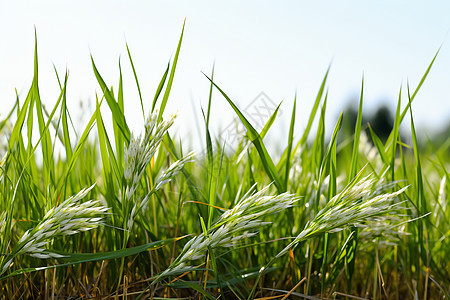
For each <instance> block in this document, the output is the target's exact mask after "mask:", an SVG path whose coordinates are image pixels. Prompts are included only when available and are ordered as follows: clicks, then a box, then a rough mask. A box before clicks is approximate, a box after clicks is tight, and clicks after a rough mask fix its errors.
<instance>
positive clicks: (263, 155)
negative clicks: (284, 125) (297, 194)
mask: <svg viewBox="0 0 450 300" xmlns="http://www.w3.org/2000/svg"><path fill="white" fill-rule="evenodd" d="M203 75H205V76H206V78H208V79H209V81H211V83H212V84H213V85H214V86H215V87H216V88H217V89H218V90H219V92H220V93H221V94H222V96H224V98H225V99H226V100H227V101H228V103H229V104H230V106H231V107H232V108H233V110H234V111H235V113H236V114H237V115H238V117H239V119H240V120H241V122H242V123H243V124H244V126H245V128H246V129H247V136H248V138H249V139H250V141H251V142H252V143H253V145H254V146H255V148H256V150H257V151H258V154H259V157H260V159H261V162H262V164H263V166H264V169H265V170H266V172H267V175H268V176H269V178H270V180H272V181H273V182H274V184H275V187H276V188H277V190H278V192H279V193H283V192H284V189H283V184H282V182H281V180H280V179H279V177H278V174H277V172H276V169H275V165H274V163H273V161H272V158H271V157H270V155H269V153H268V152H267V149H266V147H265V146H264V143H263V141H262V138H261V136H260V135H259V133H258V131H256V129H255V128H254V127H253V126H252V125H251V124H250V122H249V121H248V120H247V119H246V118H245V116H244V115H243V114H242V112H241V111H240V110H239V108H238V107H237V106H236V105H235V104H234V103H233V101H232V100H231V99H230V98H229V97H228V95H227V94H225V92H224V91H222V89H221V88H220V87H219V86H217V84H216V83H214V82H213V81H212V80H211V79H210V78H209V77H208V76H207V75H206V74H204V73H203Z"/></svg>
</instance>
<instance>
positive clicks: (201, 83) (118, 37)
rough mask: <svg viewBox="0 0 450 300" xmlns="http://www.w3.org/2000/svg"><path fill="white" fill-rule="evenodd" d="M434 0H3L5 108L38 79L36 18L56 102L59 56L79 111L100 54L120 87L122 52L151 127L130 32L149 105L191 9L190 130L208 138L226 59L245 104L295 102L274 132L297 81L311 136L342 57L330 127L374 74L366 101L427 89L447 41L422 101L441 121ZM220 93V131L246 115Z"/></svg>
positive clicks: (185, 49) (183, 76) (442, 79)
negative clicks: (213, 88)
mask: <svg viewBox="0 0 450 300" xmlns="http://www.w3.org/2000/svg"><path fill="white" fill-rule="evenodd" d="M424 3H425V2H424V1H372V2H369V1H314V2H313V1H308V2H307V1H245V2H244V1H226V2H225V1H223V2H218V1H5V0H2V1H0V41H1V43H0V99H1V103H2V105H1V107H0V114H1V115H2V116H4V114H5V113H6V112H7V110H8V109H9V108H10V107H11V105H12V104H13V102H14V100H15V92H14V89H15V88H17V90H18V92H19V94H20V95H21V99H23V97H24V96H25V95H24V94H25V93H26V91H27V89H28V88H29V85H30V82H31V79H32V68H33V63H32V60H33V44H34V26H36V28H37V34H38V51H39V63H40V88H41V96H42V98H43V101H44V103H48V105H51V104H53V103H54V102H55V101H56V99H57V96H58V86H57V82H56V79H55V75H54V72H53V66H52V64H53V63H54V64H55V66H56V68H57V69H58V70H59V72H61V73H62V72H63V71H64V70H65V68H66V66H67V68H68V69H69V72H70V75H69V85H68V97H69V101H70V103H69V107H70V108H71V109H72V110H73V111H74V114H75V116H76V115H77V112H76V110H77V108H78V102H79V100H85V101H88V100H90V101H91V103H92V101H93V99H95V92H97V93H98V92H99V88H98V85H97V83H96V80H95V77H94V75H93V72H92V68H91V65H90V57H89V54H90V53H92V55H93V56H94V59H95V61H96V63H97V67H98V68H99V70H100V72H101V74H102V75H103V76H104V78H105V80H106V82H107V83H108V84H109V85H115V86H117V83H118V58H119V56H122V66H123V71H124V76H125V82H124V84H125V100H126V107H125V110H126V114H127V116H129V122H130V123H131V124H130V127H132V128H133V129H134V131H135V132H139V131H140V126H142V115H141V113H140V110H139V107H140V104H139V100H138V94H137V91H136V88H135V85H134V81H133V80H134V79H133V75H132V73H131V69H130V66H129V63H128V60H127V56H126V48H125V42H126V41H127V42H128V44H129V46H130V49H131V51H132V54H133V58H134V62H135V65H136V69H137V73H138V76H139V78H140V84H141V88H142V92H143V96H144V101H145V103H146V104H147V107H148V106H149V105H150V104H151V101H152V99H153V94H154V91H155V90H156V87H157V84H158V83H159V79H160V77H161V76H162V74H163V71H164V69H165V67H166V65H167V62H168V60H169V59H170V58H171V57H172V56H173V54H174V52H175V49H176V45H177V41H178V38H179V34H180V31H181V27H182V24H183V20H184V18H187V21H186V29H185V36H184V40H183V45H182V49H181V55H180V59H179V66H178V69H177V73H176V75H175V81H174V86H173V90H172V94H171V98H170V99H169V105H168V108H167V109H168V112H175V111H178V112H179V120H178V124H179V125H180V126H179V129H178V131H179V134H180V135H181V136H182V137H183V136H192V137H193V139H197V138H198V130H197V128H196V126H195V125H194V124H195V121H193V119H194V118H199V117H200V116H201V113H200V104H202V105H204V106H205V105H206V103H207V95H208V86H209V84H208V81H207V79H206V78H205V77H204V76H203V75H202V74H201V71H203V72H205V73H210V70H211V67H212V64H213V62H214V61H215V63H216V74H215V79H216V82H217V83H218V84H219V85H220V86H221V87H222V88H223V89H224V90H225V91H226V92H227V93H228V94H229V96H230V97H231V98H232V99H233V100H235V101H236V102H237V104H238V105H240V106H241V107H245V106H246V105H247V103H249V102H250V101H252V100H253V98H254V97H255V96H257V95H258V94H259V92H261V91H264V92H265V93H266V94H267V95H268V96H269V97H270V98H271V99H272V100H273V101H275V102H280V101H281V100H284V102H283V106H282V110H283V111H284V114H283V116H284V117H285V118H281V119H280V121H279V123H278V125H277V124H275V125H274V126H275V127H276V128H278V129H274V132H277V130H278V131H281V130H283V129H285V128H286V126H287V123H288V120H287V119H288V118H287V116H288V114H289V113H288V111H289V110H290V109H291V107H292V102H293V98H294V94H295V91H297V95H298V105H297V106H298V116H297V120H298V126H297V133H298V134H297V135H299V134H300V133H299V132H300V131H301V129H302V128H304V126H305V124H306V118H307V116H308V115H309V112H310V109H311V106H312V103H313V101H314V98H315V95H316V93H317V91H318V88H319V85H320V82H321V80H322V78H323V76H324V74H325V71H326V69H327V67H328V66H329V64H330V63H331V64H332V65H331V71H330V80H329V84H328V88H329V102H328V104H329V110H328V117H327V124H328V126H329V127H331V126H334V122H335V121H336V118H337V115H338V113H339V111H340V110H341V109H343V108H344V107H345V105H346V104H347V100H348V99H349V98H352V97H355V95H357V94H358V93H359V88H360V84H361V77H362V74H363V73H364V76H365V109H366V111H367V112H370V111H373V109H374V108H375V107H377V105H378V104H379V103H380V102H383V103H387V104H388V105H389V106H390V107H392V108H394V107H395V105H396V99H397V95H398V90H399V87H400V85H401V84H402V82H403V83H406V82H407V80H409V82H410V84H411V86H412V87H415V86H416V85H417V83H418V82H419V80H420V78H421V76H422V74H423V73H424V71H425V70H426V68H427V66H428V64H429V62H430V61H431V59H432V57H433V56H434V54H435V53H436V51H437V50H438V48H439V47H440V46H441V45H442V48H441V51H440V54H439V55H438V58H437V60H436V63H435V66H434V67H433V69H432V71H431V73H430V75H429V78H428V79H427V81H426V83H425V84H424V86H423V88H422V91H421V92H420V94H419V95H418V98H417V99H416V101H415V103H414V106H413V109H414V114H415V118H416V119H415V121H416V122H417V126H418V127H419V129H422V130H425V131H426V130H428V131H432V130H437V129H439V128H441V127H442V126H443V124H447V122H448V120H449V119H450V99H449V98H450V96H449V95H450V93H449V86H450V85H449V83H450V34H449V31H450V1H427V2H426V3H427V4H424ZM213 100H214V102H213V109H212V113H213V115H214V118H213V124H212V125H213V126H214V127H215V128H216V132H218V130H219V129H218V128H219V127H220V126H221V125H222V126H225V125H226V124H227V123H229V122H230V120H231V118H233V117H234V114H233V113H232V111H231V109H230V108H229V107H228V106H227V105H226V102H225V100H224V99H223V98H221V96H220V95H219V94H218V93H215V95H214V98H213ZM405 101H406V98H405V99H404V102H405ZM192 105H194V106H193V107H192ZM199 121H201V119H199ZM185 125H186V126H185ZM80 127H81V126H80ZM329 130H330V131H331V130H332V129H331V128H329Z"/></svg>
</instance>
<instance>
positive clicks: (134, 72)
mask: <svg viewBox="0 0 450 300" xmlns="http://www.w3.org/2000/svg"><path fill="white" fill-rule="evenodd" d="M126 46H127V53H128V58H129V59H130V64H131V68H132V69H133V75H134V80H135V81H136V86H137V89H138V92H139V100H140V101H141V110H142V117H143V118H144V121H145V110H144V102H143V101H142V94H141V87H140V86H139V80H138V77H137V74H136V69H135V67H134V63H133V59H132V58H131V52H130V48H129V47H128V43H127V44H126Z"/></svg>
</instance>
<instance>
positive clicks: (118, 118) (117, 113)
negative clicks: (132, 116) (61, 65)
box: [91, 55, 130, 145]
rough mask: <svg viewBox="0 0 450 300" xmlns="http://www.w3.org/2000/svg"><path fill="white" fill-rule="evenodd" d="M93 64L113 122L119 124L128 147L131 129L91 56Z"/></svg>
mask: <svg viewBox="0 0 450 300" xmlns="http://www.w3.org/2000/svg"><path fill="white" fill-rule="evenodd" d="M91 62H92V68H93V70H94V74H95V77H96V78H97V81H98V83H99V85H100V88H101V89H102V91H103V95H104V96H105V100H106V103H108V106H109V108H110V110H111V113H112V116H113V120H114V122H115V123H116V124H117V126H119V129H120V131H121V132H122V135H123V137H124V139H125V141H126V144H127V145H128V143H129V142H130V129H129V128H128V125H127V122H126V120H125V116H124V114H123V111H122V110H121V109H120V107H119V104H118V103H117V102H116V100H115V99H114V95H113V94H112V92H111V91H110V90H109V89H108V87H107V86H106V84H105V81H104V80H103V78H102V76H101V75H100V73H99V72H98V70H97V67H96V66H95V63H94V58H93V57H92V55H91Z"/></svg>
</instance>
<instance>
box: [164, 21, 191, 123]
mask: <svg viewBox="0 0 450 300" xmlns="http://www.w3.org/2000/svg"><path fill="white" fill-rule="evenodd" d="M185 24H186V20H184V23H183V29H182V30H181V36H180V40H179V41H178V47H177V52H176V53H175V57H174V59H173V64H172V69H171V70H170V75H169V80H168V81H167V86H166V91H165V92H164V96H163V99H162V101H161V106H160V109H159V114H158V120H162V115H163V113H164V110H165V108H166V104H167V100H168V99H169V95H170V90H171V89H172V83H173V78H174V76H175V69H176V68H177V62H178V56H179V55H180V49H181V42H182V41H183V34H184V25H185Z"/></svg>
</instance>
